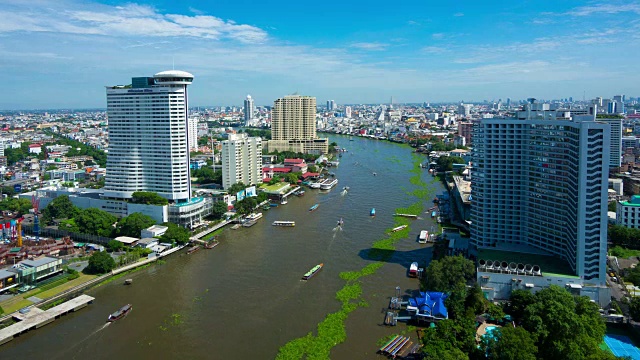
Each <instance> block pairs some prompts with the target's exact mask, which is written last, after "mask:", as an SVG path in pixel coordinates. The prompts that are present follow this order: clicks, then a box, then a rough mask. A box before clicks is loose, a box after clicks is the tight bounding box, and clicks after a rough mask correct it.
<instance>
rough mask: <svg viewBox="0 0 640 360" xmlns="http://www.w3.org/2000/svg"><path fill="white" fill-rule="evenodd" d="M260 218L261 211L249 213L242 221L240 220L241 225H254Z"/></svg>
mask: <svg viewBox="0 0 640 360" xmlns="http://www.w3.org/2000/svg"><path fill="white" fill-rule="evenodd" d="M260 219H262V213H251V214H249V215H247V217H246V218H244V221H243V222H242V226H244V227H251V226H253V225H255V224H256V223H257V222H258V220H260Z"/></svg>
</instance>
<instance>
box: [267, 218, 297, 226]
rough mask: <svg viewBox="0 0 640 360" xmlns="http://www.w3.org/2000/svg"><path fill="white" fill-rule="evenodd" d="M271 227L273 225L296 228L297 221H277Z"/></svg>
mask: <svg viewBox="0 0 640 360" xmlns="http://www.w3.org/2000/svg"><path fill="white" fill-rule="evenodd" d="M271 225H273V226H284V227H293V226H296V222H295V221H281V220H276V221H274V222H273V223H272V224H271Z"/></svg>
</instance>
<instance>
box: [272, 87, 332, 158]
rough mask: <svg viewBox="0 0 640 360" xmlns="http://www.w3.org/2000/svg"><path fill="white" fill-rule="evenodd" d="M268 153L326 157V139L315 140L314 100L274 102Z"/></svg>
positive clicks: (297, 97)
mask: <svg viewBox="0 0 640 360" xmlns="http://www.w3.org/2000/svg"><path fill="white" fill-rule="evenodd" d="M271 139H272V140H271V141H269V142H268V143H267V148H268V151H273V150H278V151H296V152H305V153H323V154H324V153H327V152H328V151H329V144H328V140H327V139H318V138H317V137H316V98H315V97H311V96H300V95H288V96H285V97H284V98H281V99H278V100H276V101H274V102H273V108H272V109H271Z"/></svg>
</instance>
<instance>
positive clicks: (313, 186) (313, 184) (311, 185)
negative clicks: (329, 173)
mask: <svg viewBox="0 0 640 360" xmlns="http://www.w3.org/2000/svg"><path fill="white" fill-rule="evenodd" d="M309 187H310V188H312V189H320V183H317V182H315V183H311V184H309Z"/></svg>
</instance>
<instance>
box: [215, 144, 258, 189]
mask: <svg viewBox="0 0 640 360" xmlns="http://www.w3.org/2000/svg"><path fill="white" fill-rule="evenodd" d="M262 179H263V177H262V139H261V138H259V137H248V136H247V134H229V139H228V140H225V141H223V142H222V187H223V188H225V189H228V188H229V187H230V186H231V185H233V184H235V183H239V182H242V183H244V184H245V185H257V184H261V183H262Z"/></svg>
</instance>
